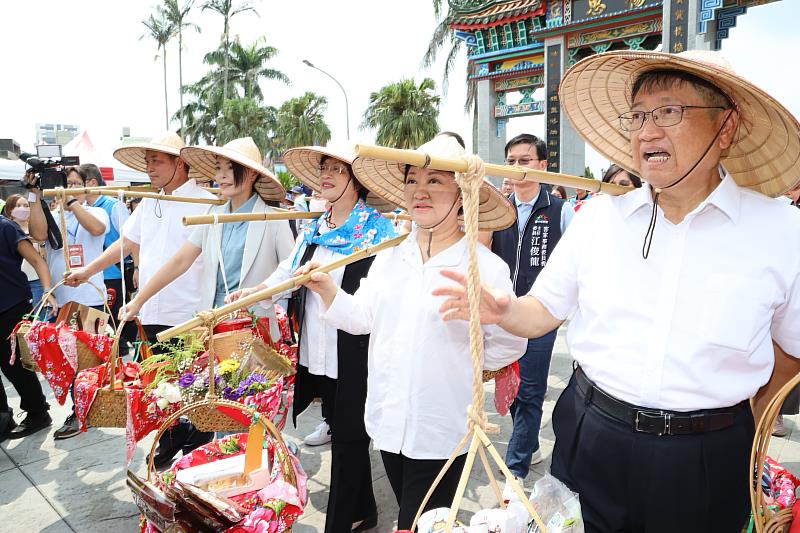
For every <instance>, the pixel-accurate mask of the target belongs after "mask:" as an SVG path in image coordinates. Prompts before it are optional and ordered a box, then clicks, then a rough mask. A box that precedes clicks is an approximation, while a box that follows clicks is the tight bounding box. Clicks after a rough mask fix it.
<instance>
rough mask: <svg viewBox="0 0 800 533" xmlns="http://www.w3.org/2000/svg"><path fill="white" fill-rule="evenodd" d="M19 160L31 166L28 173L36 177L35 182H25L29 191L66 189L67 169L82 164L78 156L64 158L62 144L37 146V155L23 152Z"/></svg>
mask: <svg viewBox="0 0 800 533" xmlns="http://www.w3.org/2000/svg"><path fill="white" fill-rule="evenodd" d="M19 158H20V159H22V160H23V161H24V162H25V163H27V164H28V165H29V166H30V169H28V170H27V171H26V173H32V174H33V177H34V179H33V180H30V179H29V180H25V187H27V188H28V189H55V188H56V187H64V188H66V187H67V174H66V172H65V169H66V168H68V167H71V166H77V165H80V164H81V162H80V158H79V157H78V156H62V155H61V145H60V144H39V145H37V146H36V155H33V154H30V153H28V152H22V153H21V154H19Z"/></svg>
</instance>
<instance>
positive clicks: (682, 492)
mask: <svg viewBox="0 0 800 533" xmlns="http://www.w3.org/2000/svg"><path fill="white" fill-rule="evenodd" d="M560 99H561V103H562V106H563V107H564V110H565V112H566V114H567V115H568V116H569V118H570V120H571V121H572V123H573V125H574V126H575V128H576V129H577V130H578V132H579V133H581V135H582V136H583V137H584V139H586V141H587V142H588V143H590V144H591V145H592V146H593V147H594V148H595V149H596V150H598V151H599V152H600V153H601V154H602V155H604V156H605V157H607V158H608V159H610V160H612V161H614V162H616V163H618V164H619V165H621V166H622V167H623V168H625V169H626V170H629V171H632V172H636V173H637V174H638V175H640V176H641V177H642V179H643V180H644V181H645V182H647V183H646V185H645V186H643V187H642V188H640V189H635V190H634V191H631V192H629V193H627V194H625V195H623V196H617V197H614V196H608V195H602V196H599V197H597V198H595V199H593V200H592V201H591V202H587V203H586V204H585V205H584V206H583V208H582V209H581V210H580V212H579V213H578V214H577V215H576V216H575V219H574V221H573V222H572V224H571V226H570V229H569V231H568V232H566V234H565V235H564V237H563V238H562V240H561V241H560V243H559V245H558V248H557V249H556V250H555V252H554V253H553V255H552V256H551V258H550V261H549V262H548V263H547V266H546V267H545V269H544V270H543V271H542V273H541V274H540V275H539V277H538V279H537V280H536V283H535V284H534V285H533V288H532V289H531V291H530V293H528V294H527V295H525V296H522V297H519V298H518V297H515V296H513V295H511V294H508V293H507V292H501V291H496V290H494V289H492V288H489V287H487V288H486V290H484V291H483V292H482V296H481V320H482V321H483V322H485V323H498V324H499V325H500V326H501V327H502V328H504V329H506V330H507V331H509V332H512V333H515V334H517V335H521V336H523V337H529V338H530V337H537V336H539V335H541V334H542V333H544V332H546V331H549V330H551V329H553V328H554V327H557V326H559V325H560V324H561V323H562V322H563V321H564V320H565V319H566V318H567V317H569V316H571V315H573V314H574V316H573V318H572V320H571V323H570V327H569V331H568V334H567V341H568V343H569V348H570V353H571V354H572V356H573V357H574V358H575V361H576V363H577V365H576V369H575V372H574V373H573V376H572V378H571V379H570V382H569V385H568V386H567V388H566V389H565V391H564V393H563V394H562V395H561V398H560V399H559V401H558V403H557V404H556V407H555V410H554V411H553V429H554V432H555V436H556V443H555V448H554V450H553V462H552V473H553V474H554V475H555V476H556V477H557V478H559V479H560V480H562V481H563V482H565V483H566V484H567V485H568V486H569V487H570V488H571V489H572V490H574V491H576V492H578V493H579V494H580V500H581V505H582V509H583V518H584V521H585V523H586V531H592V532H594V531H603V532H607V531H647V532H651V531H654V532H661V531H663V532H674V531H681V532H685V531H697V532H701V531H702V532H708V531H715V532H739V531H741V529H742V526H743V525H744V524H745V521H746V519H747V517H748V513H749V508H750V505H749V498H748V490H749V488H748V484H749V483H750V480H749V478H750V475H751V472H749V466H748V463H749V455H750V449H751V445H752V443H753V434H754V421H753V413H752V411H751V407H750V403H749V401H748V400H749V399H750V398H751V397H753V396H754V395H755V394H756V393H757V392H758V391H759V389H760V388H761V387H762V386H764V385H765V384H766V383H767V382H768V380H770V375H771V374H772V372H773V367H775V369H776V372H775V376H774V377H773V379H772V380H771V381H770V387H768V389H770V390H771V391H772V392H773V393H774V392H776V391H777V389H775V388H773V386H774V385H775V384H779V383H780V382H781V381H783V382H785V381H786V380H787V379H788V377H789V376H793V375H795V374H796V373H797V371H798V367H800V365H798V363H797V361H796V360H795V359H794V357H798V356H800V327H798V325H799V324H800V279H799V278H798V276H799V275H800V247H797V246H786V243H787V242H795V243H796V242H798V241H800V212H798V210H797V209H794V208H792V207H790V206H786V205H782V204H781V203H779V202H776V201H774V200H773V199H771V198H769V196H777V195H780V194H782V193H783V192H784V191H786V190H788V189H790V188H791V187H792V186H793V185H794V184H795V183H796V182H797V180H798V176H800V125H798V122H797V120H796V119H795V118H794V117H793V116H792V115H791V114H790V113H789V112H788V111H787V110H786V109H785V108H784V107H783V106H782V105H781V104H780V103H778V102H777V101H775V100H774V99H773V98H771V97H770V96H769V95H768V94H766V93H764V92H763V91H762V90H760V89H758V88H757V87H755V86H754V85H753V84H751V83H749V82H748V81H746V80H744V79H743V78H741V77H740V76H737V75H736V74H735V73H734V72H733V71H732V70H731V68H730V66H729V65H728V64H727V63H726V62H725V61H724V60H723V59H722V58H721V57H720V56H719V55H718V54H717V53H714V52H687V53H685V54H679V55H670V54H663V53H653V52H635V51H619V52H610V53H607V54H599V55H596V56H592V57H589V58H587V59H585V60H583V61H581V62H579V63H577V64H576V65H574V66H573V67H572V68H570V69H569V70H568V71H567V72H566V73H565V75H564V79H563V80H562V82H561V87H560ZM622 272H625V273H626V275H620V273H622ZM445 274H446V275H447V276H448V277H451V278H452V279H454V280H456V281H459V282H461V284H459V285H455V286H452V287H443V288H440V289H437V294H445V295H448V296H449V298H448V300H447V301H446V302H445V304H444V305H443V306H442V309H441V312H442V314H443V315H444V317H445V318H446V319H448V320H453V319H466V318H467V312H466V309H467V305H466V296H465V290H464V288H463V277H462V276H459V275H456V274H454V273H445ZM773 340H774V341H775V343H776V345H777V346H778V347H779V348H778V349H777V352H776V353H774V352H773ZM786 354H788V357H787V355H786ZM776 361H777V362H778V363H779V364H776ZM756 405H758V404H756Z"/></svg>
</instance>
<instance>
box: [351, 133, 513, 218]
mask: <svg viewBox="0 0 800 533" xmlns="http://www.w3.org/2000/svg"><path fill="white" fill-rule="evenodd" d="M416 151H417V152H421V153H424V154H427V155H430V156H436V157H446V158H452V159H459V158H462V157H464V156H466V155H467V152H466V150H464V148H463V147H462V146H461V145H460V144H458V141H456V140H455V138H453V137H451V136H449V135H437V136H436V137H434V138H433V139H431V140H430V141H428V142H426V143H425V144H423V145H422V146H420V147H419V148H417V150H416ZM353 171H354V172H355V174H356V177H357V178H358V181H360V182H361V183H363V184H364V185H365V186H366V187H367V188H368V189H369V190H371V191H373V192H374V193H376V194H378V195H380V196H382V197H383V198H385V199H386V200H388V201H390V202H392V203H393V204H396V205H399V206H403V207H405V203H406V201H405V197H404V195H403V189H404V188H405V165H404V164H402V163H395V162H393V161H386V160H383V159H373V158H371V157H359V158H357V159H356V160H355V161H354V162H353ZM479 205H480V207H479V215H478V228H479V229H480V230H481V231H497V230H501V229H505V228H507V227H509V226H510V225H511V224H513V223H514V221H515V220H516V214H515V211H514V208H513V206H512V205H511V202H509V201H508V199H507V198H506V197H505V196H503V195H502V194H501V193H500V191H498V190H497V188H496V187H495V186H494V185H492V184H491V183H490V182H489V181H486V180H484V182H483V184H482V185H481V188H480V204H479ZM462 223H463V220H462Z"/></svg>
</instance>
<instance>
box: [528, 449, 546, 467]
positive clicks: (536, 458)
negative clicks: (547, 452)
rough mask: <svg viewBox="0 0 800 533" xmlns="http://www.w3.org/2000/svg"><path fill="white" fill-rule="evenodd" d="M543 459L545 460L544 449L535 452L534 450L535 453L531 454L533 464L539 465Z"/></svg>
mask: <svg viewBox="0 0 800 533" xmlns="http://www.w3.org/2000/svg"><path fill="white" fill-rule="evenodd" d="M542 460H543V458H542V449H541V448H539V449H537V450H536V451H535V452H533V455H531V464H532V465H538V464H539V463H541V462H542Z"/></svg>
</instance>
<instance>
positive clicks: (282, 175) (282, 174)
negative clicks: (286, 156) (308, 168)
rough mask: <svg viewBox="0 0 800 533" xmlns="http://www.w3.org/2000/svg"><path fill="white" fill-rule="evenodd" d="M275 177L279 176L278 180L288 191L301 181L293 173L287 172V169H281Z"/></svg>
mask: <svg viewBox="0 0 800 533" xmlns="http://www.w3.org/2000/svg"><path fill="white" fill-rule="evenodd" d="M275 177H277V178H278V181H280V182H281V185H283V188H284V190H287V191H288V190H289V189H291V188H292V187H294V186H295V185H298V184H299V183H300V180H298V179H297V178H295V177H294V176H293V175H292V174H291V173H289V172H286V171H285V170H279V171H278V172H276V173H275Z"/></svg>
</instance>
